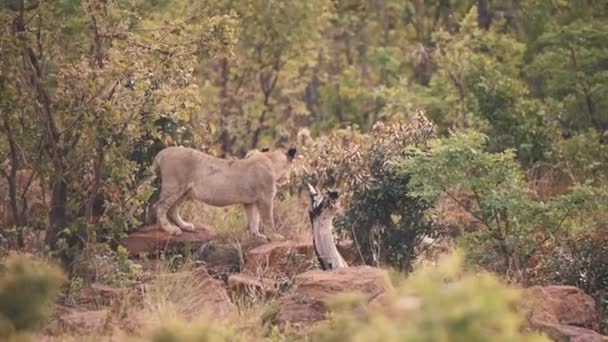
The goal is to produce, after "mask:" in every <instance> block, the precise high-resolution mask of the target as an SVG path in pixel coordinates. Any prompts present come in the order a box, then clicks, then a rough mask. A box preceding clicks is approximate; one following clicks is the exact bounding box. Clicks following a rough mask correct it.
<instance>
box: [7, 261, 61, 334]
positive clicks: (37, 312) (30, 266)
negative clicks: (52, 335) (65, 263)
mask: <svg viewBox="0 0 608 342" xmlns="http://www.w3.org/2000/svg"><path fill="white" fill-rule="evenodd" d="M63 282H64V276H63V274H62V272H61V271H60V269H59V268H57V267H55V266H51V265H48V264H45V263H43V262H40V261H35V260H32V259H30V258H28V257H26V256H24V255H19V254H12V255H9V256H8V257H6V258H5V259H4V260H2V264H1V265H0V337H1V338H8V337H10V336H11V335H15V334H20V333H23V332H28V331H31V330H33V329H36V328H38V327H40V326H41V325H42V324H43V323H44V321H45V319H46V318H47V317H48V315H49V313H50V310H51V307H52V304H53V302H54V300H55V298H56V296H57V295H58V293H59V290H60V288H61V285H62V284H63Z"/></svg>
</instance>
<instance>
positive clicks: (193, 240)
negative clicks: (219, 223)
mask: <svg viewBox="0 0 608 342" xmlns="http://www.w3.org/2000/svg"><path fill="white" fill-rule="evenodd" d="M216 236H217V233H216V231H215V229H214V228H212V227H209V226H203V227H197V228H196V230H195V231H193V232H186V231H184V232H182V234H181V235H170V234H168V233H167V232H165V231H163V230H161V229H160V228H159V227H157V226H145V227H143V228H141V229H139V230H138V231H136V232H133V233H131V234H129V236H127V238H125V239H123V240H122V241H121V244H122V245H123V246H124V247H125V248H126V249H127V251H129V255H131V256H137V255H140V254H142V253H158V252H160V251H166V250H171V249H175V248H179V247H182V246H191V247H200V246H201V245H203V244H204V243H206V242H209V241H211V240H213V239H215V237H216Z"/></svg>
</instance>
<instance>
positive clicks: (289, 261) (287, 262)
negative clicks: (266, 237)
mask: <svg viewBox="0 0 608 342" xmlns="http://www.w3.org/2000/svg"><path fill="white" fill-rule="evenodd" d="M337 247H338V251H339V252H340V254H342V256H344V258H345V259H346V260H347V262H350V260H352V259H350V258H349V257H351V256H352V254H353V253H352V246H351V245H350V244H348V243H339V244H338V245H337ZM315 258H316V257H315V251H314V248H313V245H312V243H310V242H294V241H277V242H270V243H267V244H264V245H261V246H258V247H256V248H253V249H251V250H249V252H247V254H246V255H245V265H244V267H243V272H244V273H246V274H251V275H255V276H258V277H259V276H262V277H269V278H275V279H276V278H279V277H291V276H293V275H295V274H299V273H302V272H304V271H306V270H309V269H311V268H312V267H313V265H314V263H315V261H316V259H315ZM349 259H350V260H349Z"/></svg>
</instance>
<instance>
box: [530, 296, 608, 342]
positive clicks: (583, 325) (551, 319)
mask: <svg viewBox="0 0 608 342" xmlns="http://www.w3.org/2000/svg"><path fill="white" fill-rule="evenodd" d="M522 299H523V300H522V305H523V308H524V310H525V312H526V316H527V319H528V322H529V324H530V326H531V327H532V328H535V329H538V330H541V331H543V332H545V333H546V334H547V335H548V336H549V337H551V338H552V339H554V340H555V341H577V342H584V341H608V338H606V337H605V336H602V335H600V334H598V333H597V332H595V331H596V330H598V328H599V322H598V316H597V310H596V307H595V301H594V300H593V298H591V297H590V296H589V295H587V294H585V293H584V292H583V291H582V290H581V289H578V288H576V287H573V286H563V285H553V286H533V287H530V288H527V289H525V290H524V291H523V296H522Z"/></svg>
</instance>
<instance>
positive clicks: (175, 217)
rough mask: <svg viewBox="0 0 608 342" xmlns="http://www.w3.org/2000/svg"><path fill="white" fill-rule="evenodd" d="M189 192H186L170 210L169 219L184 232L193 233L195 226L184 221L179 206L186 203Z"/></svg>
mask: <svg viewBox="0 0 608 342" xmlns="http://www.w3.org/2000/svg"><path fill="white" fill-rule="evenodd" d="M187 194H188V191H186V192H184V194H183V195H182V196H181V197H180V198H179V199H178V200H177V202H175V204H173V206H172V207H171V208H169V218H170V219H171V220H172V221H173V223H175V224H177V226H178V227H179V228H181V229H182V230H185V231H188V232H193V231H194V225H193V224H192V223H190V222H186V221H184V219H182V217H181V216H180V215H179V206H180V205H181V204H182V203H183V202H184V199H185V198H186V195H187Z"/></svg>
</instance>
